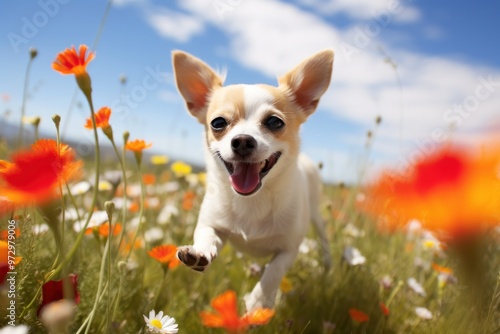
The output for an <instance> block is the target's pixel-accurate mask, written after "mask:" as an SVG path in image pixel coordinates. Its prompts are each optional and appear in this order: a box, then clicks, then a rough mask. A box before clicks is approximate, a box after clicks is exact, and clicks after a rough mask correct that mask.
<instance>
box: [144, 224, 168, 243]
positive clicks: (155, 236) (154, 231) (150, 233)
mask: <svg viewBox="0 0 500 334" xmlns="http://www.w3.org/2000/svg"><path fill="white" fill-rule="evenodd" d="M163 236H164V235H163V230H162V229H161V228H159V227H156V226H155V227H151V228H150V229H149V230H146V232H144V240H146V242H147V243H149V244H151V243H155V242H158V241H161V240H162V239H163Z"/></svg>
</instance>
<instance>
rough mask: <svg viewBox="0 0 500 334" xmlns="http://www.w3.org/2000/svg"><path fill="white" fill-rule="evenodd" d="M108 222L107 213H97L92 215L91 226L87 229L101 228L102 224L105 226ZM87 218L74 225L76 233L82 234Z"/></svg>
mask: <svg viewBox="0 0 500 334" xmlns="http://www.w3.org/2000/svg"><path fill="white" fill-rule="evenodd" d="M107 221H108V214H107V213H106V211H104V210H102V211H95V212H94V213H93V214H92V217H91V218H90V221H89V224H88V225H87V228H93V227H99V226H100V225H101V224H104V223H105V222H107ZM85 222H86V218H85V217H82V220H79V221H77V222H75V224H73V229H74V230H75V232H77V233H78V232H80V231H81V230H82V228H83V226H85Z"/></svg>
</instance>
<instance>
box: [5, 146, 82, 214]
mask: <svg viewBox="0 0 500 334" xmlns="http://www.w3.org/2000/svg"><path fill="white" fill-rule="evenodd" d="M80 167H81V162H80V161H75V156H74V153H73V150H72V149H71V148H70V147H69V146H68V145H65V144H60V145H59V147H58V145H57V143H56V142H55V141H54V140H51V139H41V140H38V141H37V142H36V143H35V144H33V145H32V147H31V150H30V151H24V152H19V153H17V154H16V155H14V157H13V162H12V163H11V162H6V161H0V193H1V194H2V196H4V197H6V198H7V199H8V200H9V201H11V202H12V203H13V204H14V205H21V206H24V205H29V204H35V205H38V204H45V203H46V202H48V201H50V200H51V199H54V198H55V197H58V196H59V195H60V193H59V185H60V184H62V183H64V182H68V181H69V180H71V179H73V178H75V177H76V176H77V175H78V174H79V172H80Z"/></svg>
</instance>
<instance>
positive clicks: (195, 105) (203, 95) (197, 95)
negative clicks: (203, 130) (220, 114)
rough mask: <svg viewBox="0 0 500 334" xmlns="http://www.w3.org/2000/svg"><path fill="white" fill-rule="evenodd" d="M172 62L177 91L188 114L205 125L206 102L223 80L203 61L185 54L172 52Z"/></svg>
mask: <svg viewBox="0 0 500 334" xmlns="http://www.w3.org/2000/svg"><path fill="white" fill-rule="evenodd" d="M172 62H173V68H174V76H175V82H176V84H177V89H179V92H180V93H181V95H182V97H183V98H184V100H185V101H186V107H187V109H188V111H189V113H190V114H191V115H193V116H194V117H196V118H197V119H198V122H200V123H202V124H205V123H206V114H207V106H208V100H209V98H210V95H211V94H212V92H213V90H214V89H216V88H219V87H221V86H222V83H223V79H222V78H221V77H219V76H218V75H217V74H216V73H215V72H214V70H212V69H211V68H210V67H209V66H208V65H207V64H205V63H204V62H203V61H201V60H200V59H198V58H196V57H194V56H192V55H190V54H188V53H186V52H182V51H174V52H172Z"/></svg>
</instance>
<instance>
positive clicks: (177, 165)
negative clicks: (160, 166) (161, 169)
mask: <svg viewBox="0 0 500 334" xmlns="http://www.w3.org/2000/svg"><path fill="white" fill-rule="evenodd" d="M170 169H171V170H172V172H174V174H175V176H176V177H178V178H181V177H184V176H186V175H189V174H191V171H192V170H193V168H192V167H191V166H189V165H188V164H186V163H184V162H182V161H176V162H174V163H173V164H172V166H171V167H170Z"/></svg>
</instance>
